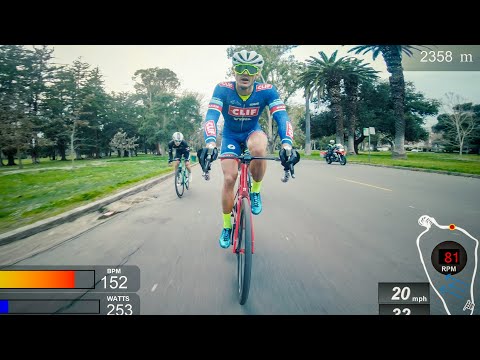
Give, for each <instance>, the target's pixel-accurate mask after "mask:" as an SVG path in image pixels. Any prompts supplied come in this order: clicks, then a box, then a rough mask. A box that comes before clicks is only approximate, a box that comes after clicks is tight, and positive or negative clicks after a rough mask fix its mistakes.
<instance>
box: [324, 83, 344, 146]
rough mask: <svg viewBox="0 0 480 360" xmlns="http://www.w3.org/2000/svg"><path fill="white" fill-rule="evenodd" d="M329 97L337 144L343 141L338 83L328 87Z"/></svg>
mask: <svg viewBox="0 0 480 360" xmlns="http://www.w3.org/2000/svg"><path fill="white" fill-rule="evenodd" d="M328 91H329V93H330V99H331V102H332V104H331V109H332V114H333V119H334V120H335V127H336V142H337V144H343V143H344V141H345V140H344V134H343V111H342V106H341V104H340V100H341V97H340V85H339V84H338V85H335V86H330V87H329V90H328Z"/></svg>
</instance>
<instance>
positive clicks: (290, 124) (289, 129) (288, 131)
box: [287, 121, 293, 139]
mask: <svg viewBox="0 0 480 360" xmlns="http://www.w3.org/2000/svg"><path fill="white" fill-rule="evenodd" d="M287 136H288V137H290V138H291V139H293V127H292V123H291V122H290V121H287Z"/></svg>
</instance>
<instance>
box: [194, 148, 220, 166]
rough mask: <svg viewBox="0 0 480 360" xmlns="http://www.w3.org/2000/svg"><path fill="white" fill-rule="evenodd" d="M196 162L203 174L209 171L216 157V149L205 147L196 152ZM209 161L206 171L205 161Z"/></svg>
mask: <svg viewBox="0 0 480 360" xmlns="http://www.w3.org/2000/svg"><path fill="white" fill-rule="evenodd" d="M197 157H198V162H199V163H200V166H201V167H202V170H203V172H207V171H209V170H210V165H211V163H212V162H213V161H215V160H216V159H217V157H218V149H217V148H216V147H211V146H210V147H205V148H203V149H200V150H198V151H197ZM208 159H210V161H209V163H208V169H206V168H205V166H206V163H207V160H208Z"/></svg>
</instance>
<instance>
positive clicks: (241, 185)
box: [219, 153, 283, 254]
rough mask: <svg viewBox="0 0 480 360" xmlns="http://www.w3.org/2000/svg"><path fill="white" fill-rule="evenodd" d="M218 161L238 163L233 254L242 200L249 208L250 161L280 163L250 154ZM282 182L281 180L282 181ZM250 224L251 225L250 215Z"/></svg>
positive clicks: (226, 157) (253, 237)
mask: <svg viewBox="0 0 480 360" xmlns="http://www.w3.org/2000/svg"><path fill="white" fill-rule="evenodd" d="M219 159H235V160H238V161H239V168H240V179H239V182H238V188H237V191H236V193H235V200H234V204H233V209H232V212H233V215H234V223H235V224H236V226H235V231H234V232H233V246H232V252H233V253H235V250H236V248H237V242H238V229H239V226H238V224H240V215H241V213H240V212H239V211H238V210H240V209H241V205H242V199H243V198H246V199H247V200H248V205H249V206H251V201H250V189H249V188H248V181H247V180H248V169H249V167H250V162H251V161H252V160H275V161H280V158H278V157H275V158H274V157H265V156H252V155H250V153H244V154H243V155H240V156H220V157H219ZM282 181H283V180H282ZM250 222H251V223H253V217H252V213H250ZM254 253H255V231H254V228H253V227H252V254H254Z"/></svg>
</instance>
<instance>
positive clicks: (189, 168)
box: [185, 160, 192, 173]
mask: <svg viewBox="0 0 480 360" xmlns="http://www.w3.org/2000/svg"><path fill="white" fill-rule="evenodd" d="M185 166H186V168H187V170H188V172H189V173H191V172H192V168H191V167H190V160H185Z"/></svg>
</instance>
